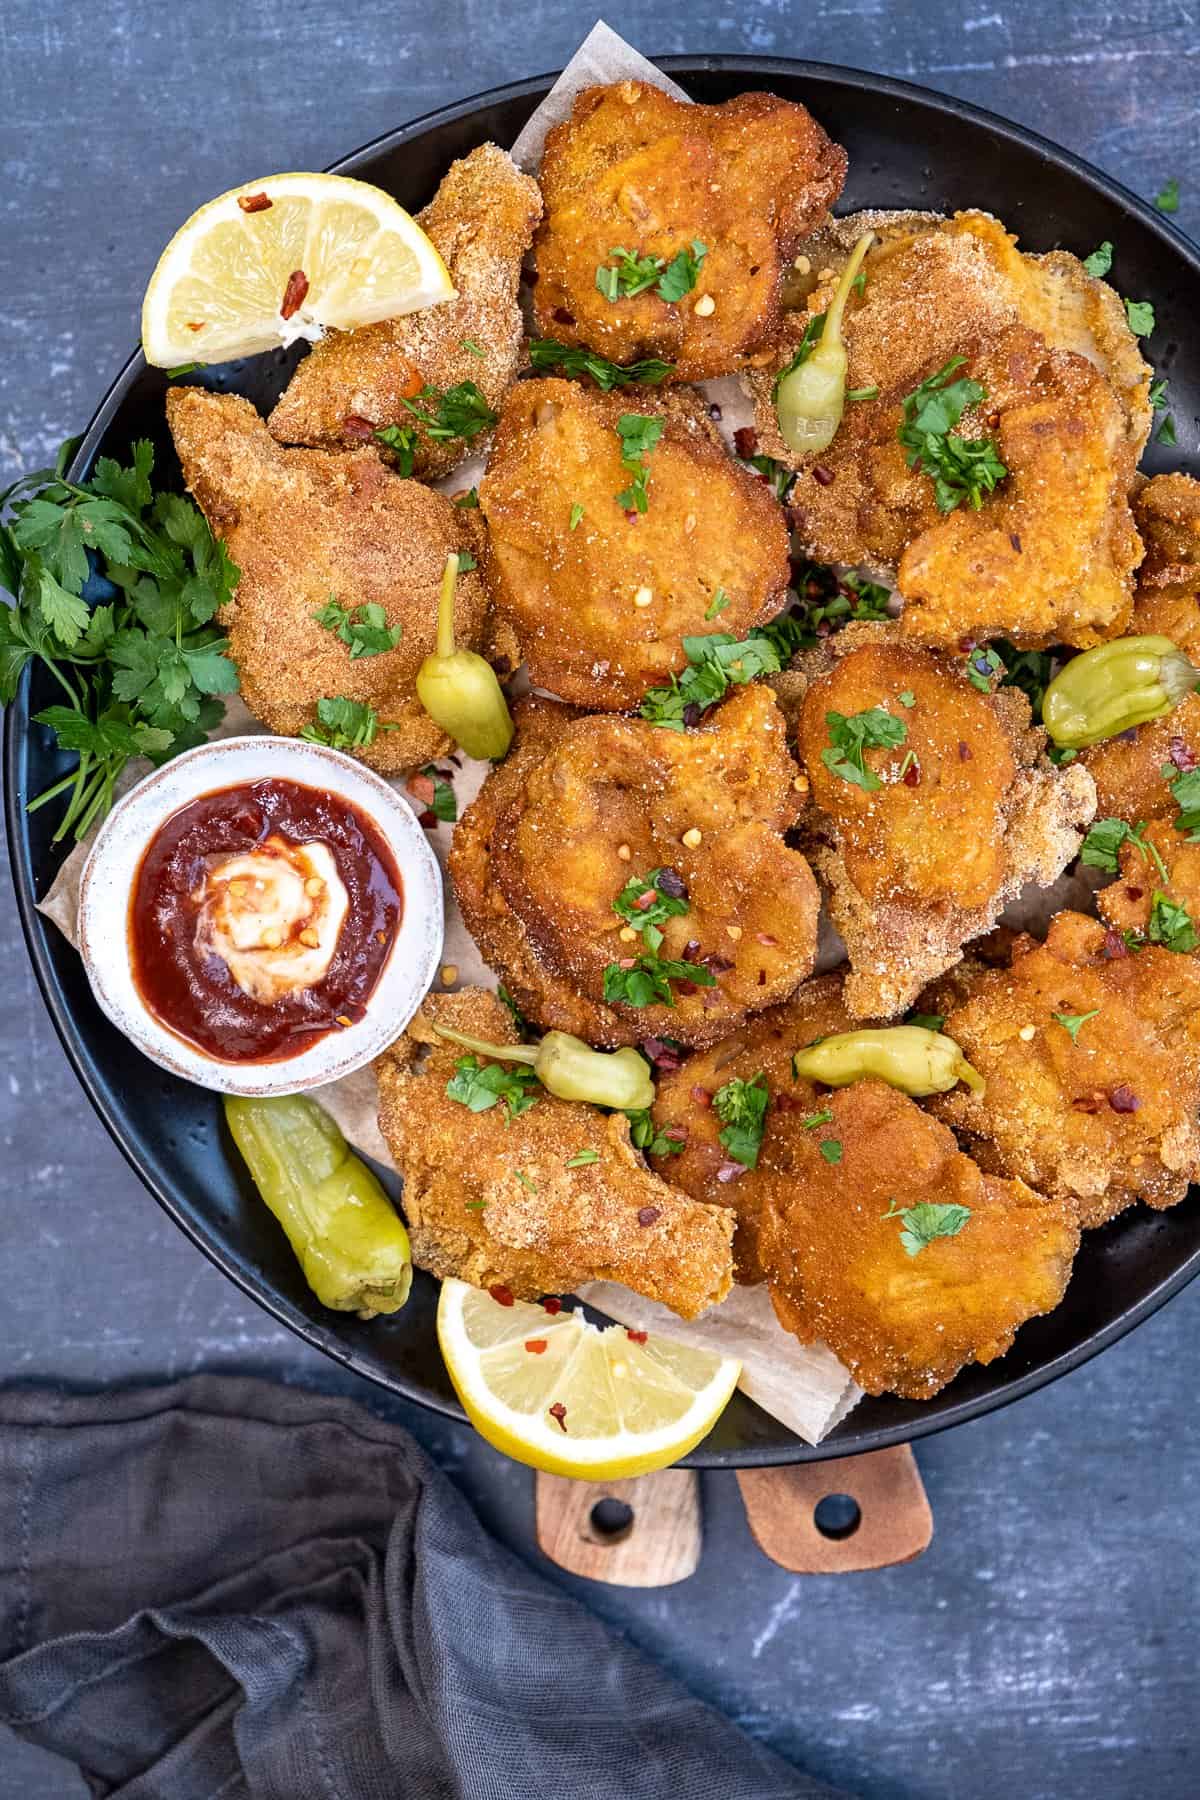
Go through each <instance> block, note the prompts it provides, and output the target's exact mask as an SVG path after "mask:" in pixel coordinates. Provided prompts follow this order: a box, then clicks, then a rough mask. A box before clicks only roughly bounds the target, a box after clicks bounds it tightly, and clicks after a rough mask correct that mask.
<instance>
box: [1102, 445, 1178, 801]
mask: <svg viewBox="0 0 1200 1800" xmlns="http://www.w3.org/2000/svg"><path fill="white" fill-rule="evenodd" d="M1133 516H1134V518H1135V519H1136V521H1137V527H1138V530H1139V531H1140V532H1141V535H1142V539H1143V541H1144V543H1145V546H1146V560H1145V561H1144V562H1143V564H1142V566H1141V568H1140V569H1139V570H1138V581H1137V594H1136V597H1135V599H1134V605H1133V617H1132V618H1131V619H1130V621H1129V625H1128V628H1127V629H1128V631H1129V633H1130V635H1131V636H1135V637H1141V636H1149V637H1168V638H1171V639H1172V640H1173V641H1174V642H1175V643H1176V644H1178V646H1179V648H1180V649H1181V650H1182V651H1183V652H1184V653H1185V655H1187V656H1189V657H1190V658H1191V659H1192V661H1193V662H1195V663H1200V481H1196V480H1195V479H1194V478H1193V477H1192V476H1191V475H1155V476H1154V477H1153V479H1152V480H1150V481H1147V482H1145V483H1144V484H1143V485H1142V486H1141V487H1140V488H1139V489H1138V490H1137V492H1136V493H1135V494H1134V499H1133ZM1079 760H1080V762H1081V763H1082V764H1083V766H1084V767H1085V768H1086V769H1088V770H1089V771H1090V772H1091V774H1092V776H1093V778H1094V779H1095V783H1096V797H1097V803H1096V811H1097V812H1098V814H1099V815H1100V817H1101V818H1117V819H1124V820H1125V821H1126V823H1127V824H1129V825H1136V824H1138V823H1139V822H1140V821H1141V820H1144V819H1160V818H1164V817H1167V816H1170V815H1172V814H1173V813H1174V812H1175V810H1176V806H1175V801H1174V799H1173V798H1172V795H1171V791H1170V786H1169V782H1170V780H1171V779H1172V778H1173V777H1174V776H1175V775H1176V774H1177V773H1178V772H1179V771H1180V770H1182V769H1189V768H1194V767H1196V766H1197V765H1198V764H1200V695H1197V694H1188V695H1187V696H1186V697H1185V698H1184V699H1183V700H1181V701H1180V703H1179V705H1178V706H1177V707H1176V708H1175V709H1174V711H1173V712H1169V713H1168V714H1167V715H1166V717H1165V718H1163V719H1152V720H1151V721H1150V722H1149V724H1146V725H1139V726H1138V727H1137V728H1136V730H1134V731H1133V732H1122V733H1121V735H1120V736H1119V737H1115V738H1109V739H1108V741H1107V742H1106V743H1103V744H1092V745H1090V746H1089V747H1088V748H1087V749H1085V750H1081V751H1080V753H1079ZM1164 769H1166V770H1167V771H1168V774H1167V775H1166V776H1164V774H1163V770H1164Z"/></svg>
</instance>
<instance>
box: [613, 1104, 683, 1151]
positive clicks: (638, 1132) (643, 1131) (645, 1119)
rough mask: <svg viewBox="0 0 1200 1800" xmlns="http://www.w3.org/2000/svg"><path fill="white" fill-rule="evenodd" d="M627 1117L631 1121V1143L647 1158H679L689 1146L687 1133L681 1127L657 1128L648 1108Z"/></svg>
mask: <svg viewBox="0 0 1200 1800" xmlns="http://www.w3.org/2000/svg"><path fill="white" fill-rule="evenodd" d="M625 1117H626V1118H627V1119H628V1120H629V1136H630V1140H631V1142H632V1143H633V1145H634V1147H635V1148H636V1149H638V1150H641V1151H643V1152H644V1154H645V1155H646V1156H678V1155H679V1153H680V1152H681V1151H682V1150H683V1149H684V1148H685V1146H686V1144H687V1133H686V1132H685V1131H684V1130H683V1129H682V1128H681V1127H680V1126H678V1125H675V1126H671V1125H665V1126H663V1127H661V1128H660V1127H659V1126H657V1125H656V1124H655V1123H654V1120H653V1118H652V1117H651V1114H650V1108H649V1107H648V1106H644V1107H642V1108H641V1109H640V1111H637V1112H629V1113H626V1114H625Z"/></svg>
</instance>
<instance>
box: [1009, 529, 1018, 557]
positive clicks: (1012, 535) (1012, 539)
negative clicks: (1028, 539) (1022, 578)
mask: <svg viewBox="0 0 1200 1800" xmlns="http://www.w3.org/2000/svg"><path fill="white" fill-rule="evenodd" d="M1008 541H1009V543H1010V544H1011V545H1012V547H1013V549H1014V550H1015V551H1016V553H1017V555H1018V556H1020V554H1021V537H1020V533H1019V532H1016V531H1010V532H1009V534H1008Z"/></svg>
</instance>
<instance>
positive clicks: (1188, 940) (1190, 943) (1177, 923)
mask: <svg viewBox="0 0 1200 1800" xmlns="http://www.w3.org/2000/svg"><path fill="white" fill-rule="evenodd" d="M1146 935H1147V937H1148V938H1149V939H1150V942H1151V943H1152V944H1161V945H1162V946H1163V948H1164V949H1166V950H1176V951H1178V952H1179V954H1180V955H1181V956H1190V955H1191V953H1192V951H1193V950H1194V949H1195V948H1196V946H1197V945H1198V944H1200V932H1198V931H1197V930H1196V927H1195V925H1194V924H1193V922H1192V915H1191V913H1190V912H1189V911H1188V909H1187V907H1186V906H1179V905H1177V904H1176V903H1175V901H1174V900H1172V899H1170V898H1169V897H1168V895H1166V894H1164V893H1163V891H1162V889H1161V888H1158V889H1156V890H1155V894H1154V900H1153V903H1152V905H1151V908H1150V929H1149V931H1148V932H1147V934H1146Z"/></svg>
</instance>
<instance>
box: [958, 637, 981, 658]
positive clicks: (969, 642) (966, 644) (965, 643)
mask: <svg viewBox="0 0 1200 1800" xmlns="http://www.w3.org/2000/svg"><path fill="white" fill-rule="evenodd" d="M978 642H979V639H978V638H973V637H961V638H959V640H958V647H959V649H960V650H961V652H962V654H963V655H964V656H970V654H971V652H972V650H974V648H975V646H976V644H977V643H978Z"/></svg>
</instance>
